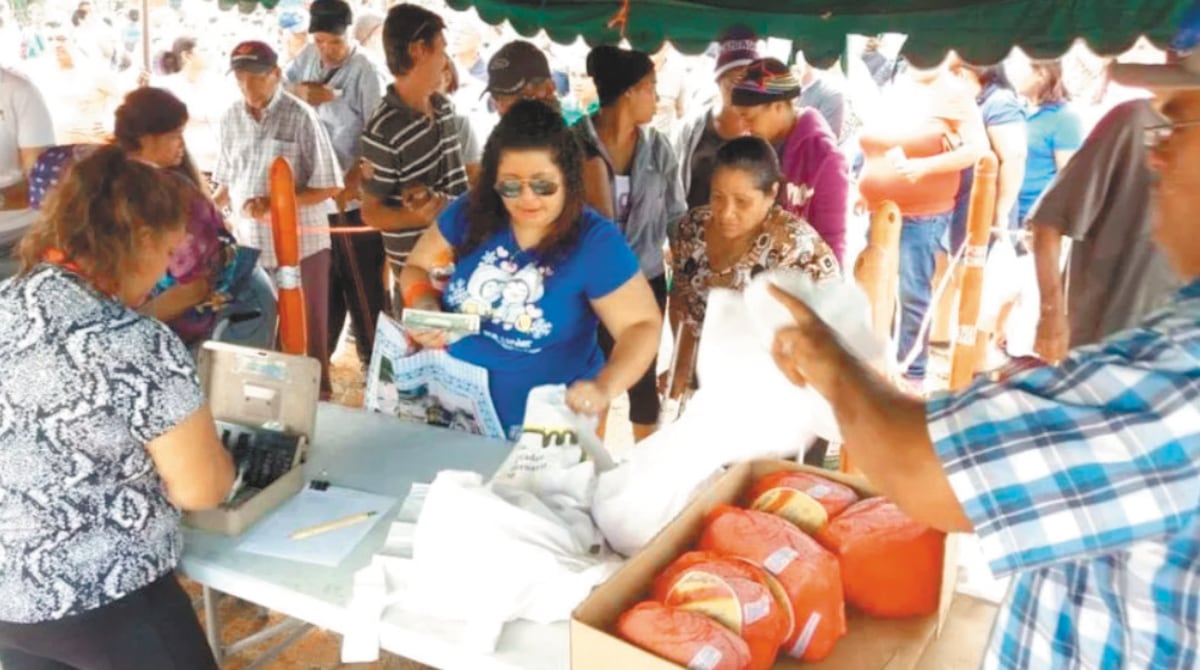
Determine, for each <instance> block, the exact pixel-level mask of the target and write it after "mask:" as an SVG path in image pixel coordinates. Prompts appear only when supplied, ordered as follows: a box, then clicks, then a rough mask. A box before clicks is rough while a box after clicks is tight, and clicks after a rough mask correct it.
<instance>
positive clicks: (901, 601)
mask: <svg viewBox="0 0 1200 670" xmlns="http://www.w3.org/2000/svg"><path fill="white" fill-rule="evenodd" d="M817 539H818V540H819V541H820V542H821V544H823V545H825V547H826V548H828V549H829V550H830V551H832V552H833V553H834V555H836V556H837V557H838V562H839V563H840V564H841V567H842V584H843V585H844V586H845V591H846V602H847V603H848V604H850V606H851V607H854V608H855V609H857V610H859V611H861V612H864V613H866V614H869V615H871V616H875V617H881V618H888V619H899V618H904V617H912V616H924V615H928V614H932V613H933V612H935V611H937V606H938V595H939V593H940V591H941V586H942V560H943V557H944V552H945V543H946V536H945V534H944V533H941V532H939V531H936V530H933V529H931V528H929V527H928V526H925V525H923V524H920V523H917V522H916V521H913V520H912V519H911V518H909V516H908V515H907V514H905V513H904V512H902V511H900V508H898V507H896V505H895V504H894V503H892V502H891V501H889V500H887V499H884V498H868V499H867V500H863V501H862V502H858V503H855V504H854V505H851V506H850V507H849V508H848V509H847V510H846V511H845V512H842V514H841V515H839V516H838V517H837V518H836V519H834V520H833V521H831V522H830V523H829V525H828V526H826V527H825V529H824V530H823V531H821V532H820V533H818V534H817Z"/></svg>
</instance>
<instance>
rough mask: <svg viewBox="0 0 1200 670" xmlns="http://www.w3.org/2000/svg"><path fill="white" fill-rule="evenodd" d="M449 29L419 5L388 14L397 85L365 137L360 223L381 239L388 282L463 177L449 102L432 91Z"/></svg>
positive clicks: (387, 37)
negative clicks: (363, 188) (446, 30)
mask: <svg viewBox="0 0 1200 670" xmlns="http://www.w3.org/2000/svg"><path fill="white" fill-rule="evenodd" d="M445 27H446V24H445V23H444V22H443V21H442V19H441V17H439V16H438V15H437V14H434V13H433V12H430V11H429V10H426V9H423V8H421V7H418V6H416V5H410V4H401V5H396V6H395V7H392V9H391V11H389V12H388V16H387V20H386V21H385V22H384V25H383V47H384V51H385V52H386V53H387V64H388V70H389V71H391V73H392V76H393V77H394V82H393V83H392V84H391V85H389V86H388V87H387V91H386V92H385V94H384V97H383V102H382V103H380V105H379V107H378V108H377V109H376V110H375V113H374V114H372V115H371V118H370V119H369V120H368V121H367V127H366V130H365V131H364V132H363V136H362V153H363V161H364V172H365V176H366V186H365V191H366V193H365V197H364V200H363V219H364V220H365V221H366V222H367V224H368V225H370V226H372V227H373V228H377V229H379V230H380V231H382V233H383V244H384V248H385V249H386V250H387V255H388V262H389V265H390V267H391V268H392V273H393V276H395V277H399V275H400V270H401V269H402V268H403V266H404V261H405V259H407V258H408V253H409V252H410V251H412V248H413V246H414V245H415V244H416V243H417V239H418V238H419V237H420V236H421V233H422V232H424V230H425V229H426V228H428V227H429V226H430V225H431V224H433V222H434V220H435V219H436V218H437V215H438V213H439V212H441V211H442V208H444V207H445V206H446V203H447V202H448V201H449V200H450V199H452V198H454V197H456V196H458V195H460V194H462V193H464V192H466V190H467V173H466V170H465V169H464V167H463V157H462V149H461V147H460V146H459V143H458V133H457V132H456V130H455V125H454V114H453V108H452V107H451V105H450V101H449V100H447V99H446V98H445V97H444V96H442V95H441V94H440V93H438V92H437V90H438V86H439V84H440V83H441V81H442V75H443V72H444V71H445V69H446V66H447V59H446V38H445V36H444V35H443V31H444V30H445Z"/></svg>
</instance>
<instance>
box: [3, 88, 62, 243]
mask: <svg viewBox="0 0 1200 670" xmlns="http://www.w3.org/2000/svg"><path fill="white" fill-rule="evenodd" d="M53 144H54V124H53V123H52V122H51V120H50V110H49V108H47V107H46V101H45V100H43V99H42V94H41V93H40V92H39V91H38V89H37V87H36V86H34V85H33V84H32V83H31V82H30V81H29V80H28V79H26V78H25V77H22V76H21V75H19V74H17V73H16V72H13V71H12V70H9V69H7V68H0V188H4V187H8V186H12V185H13V184H16V183H18V182H20V181H21V179H22V178H23V176H24V175H23V173H22V171H21V153H20V149H22V148H26V149H27V148H30V147H48V146H51V145H53ZM32 221H33V211H32V210H29V209H15V210H7V211H5V210H0V245H7V244H9V243H11V242H12V241H14V240H15V239H16V238H17V237H20V235H21V234H22V233H23V232H24V229H25V228H26V227H27V226H28V225H29V224H30V223H31V222H32Z"/></svg>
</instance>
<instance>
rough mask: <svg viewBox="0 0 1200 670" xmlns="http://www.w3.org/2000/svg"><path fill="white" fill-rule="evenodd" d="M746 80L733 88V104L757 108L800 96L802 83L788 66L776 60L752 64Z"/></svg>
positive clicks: (758, 61) (761, 60) (766, 59)
mask: <svg viewBox="0 0 1200 670" xmlns="http://www.w3.org/2000/svg"><path fill="white" fill-rule="evenodd" d="M748 68H749V69H747V70H746V78H745V79H743V80H742V81H740V82H738V84H737V85H736V86H734V87H733V96H732V97H733V104H734V105H736V106H738V107H755V106H757V105H768V104H770V103H772V102H780V101H783V100H792V99H794V98H797V97H799V96H800V81H799V80H798V79H796V75H795V74H793V73H792V71H791V69H790V68H788V66H786V65H784V64H783V63H782V62H780V61H778V60H776V59H774V58H762V59H759V60H756V61H754V62H753V63H750V65H749V66H748Z"/></svg>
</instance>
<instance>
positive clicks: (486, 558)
mask: <svg viewBox="0 0 1200 670" xmlns="http://www.w3.org/2000/svg"><path fill="white" fill-rule="evenodd" d="M562 511H563V510H562V509H561V508H559V509H556V508H555V506H554V503H550V504H547V503H545V502H543V501H541V500H539V499H538V498H537V497H536V496H534V495H533V494H531V493H529V492H527V491H523V490H520V489H516V488H512V487H508V486H504V485H502V484H498V485H493V486H486V485H484V483H483V479H482V477H481V476H480V475H478V474H477V473H472V472H456V471H444V472H441V473H439V474H438V476H437V478H436V479H435V480H434V482H433V484H432V485H431V486H430V488H429V492H428V495H427V497H426V499H425V506H424V509H423V510H422V511H421V516H420V518H419V519H418V521H417V527H416V531H415V535H414V538H413V560H412V564H411V568H412V575H413V579H412V580H411V581H410V582H409V585H408V586H409V592H408V593H407V594H406V598H405V601H404V603H403V607H404V608H405V609H406V610H413V611H419V612H422V613H425V614H428V615H429V616H432V617H435V618H440V619H447V620H452V621H466V622H467V623H468V625H469V626H470V627H471V628H472V629H473V630H475V631H480V632H481V631H489V632H490V633H491V634H490V635H482V634H477V638H478V639H480V640H482V641H485V642H487V643H489V644H490V646H491V647H492V648H494V646H495V643H496V641H497V640H498V639H499V635H500V631H501V629H502V627H503V625H504V623H506V622H508V621H513V620H516V619H527V620H529V621H533V622H535V623H552V622H556V621H566V620H568V619H569V618H570V616H571V611H572V610H573V609H574V608H575V607H576V606H577V605H578V604H579V603H580V602H582V601H583V600H584V599H585V598H586V597H587V595H588V594H589V593H590V592H591V590H592V589H593V588H594V587H595V586H597V585H599V584H601V583H602V582H604V580H606V579H608V577H609V576H611V575H612V574H613V573H614V572H615V571H616V569H617V568H618V567H619V566H620V562H619V561H617V560H614V559H613V558H611V557H606V556H603V555H600V556H597V555H595V554H594V553H593V547H592V545H591V543H592V539H593V538H592V537H591V533H590V523H589V524H588V529H589V532H579V528H578V527H577V526H574V525H573V524H570V523H566V522H564V519H563V518H562V517H561V516H560V514H561V512H562Z"/></svg>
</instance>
